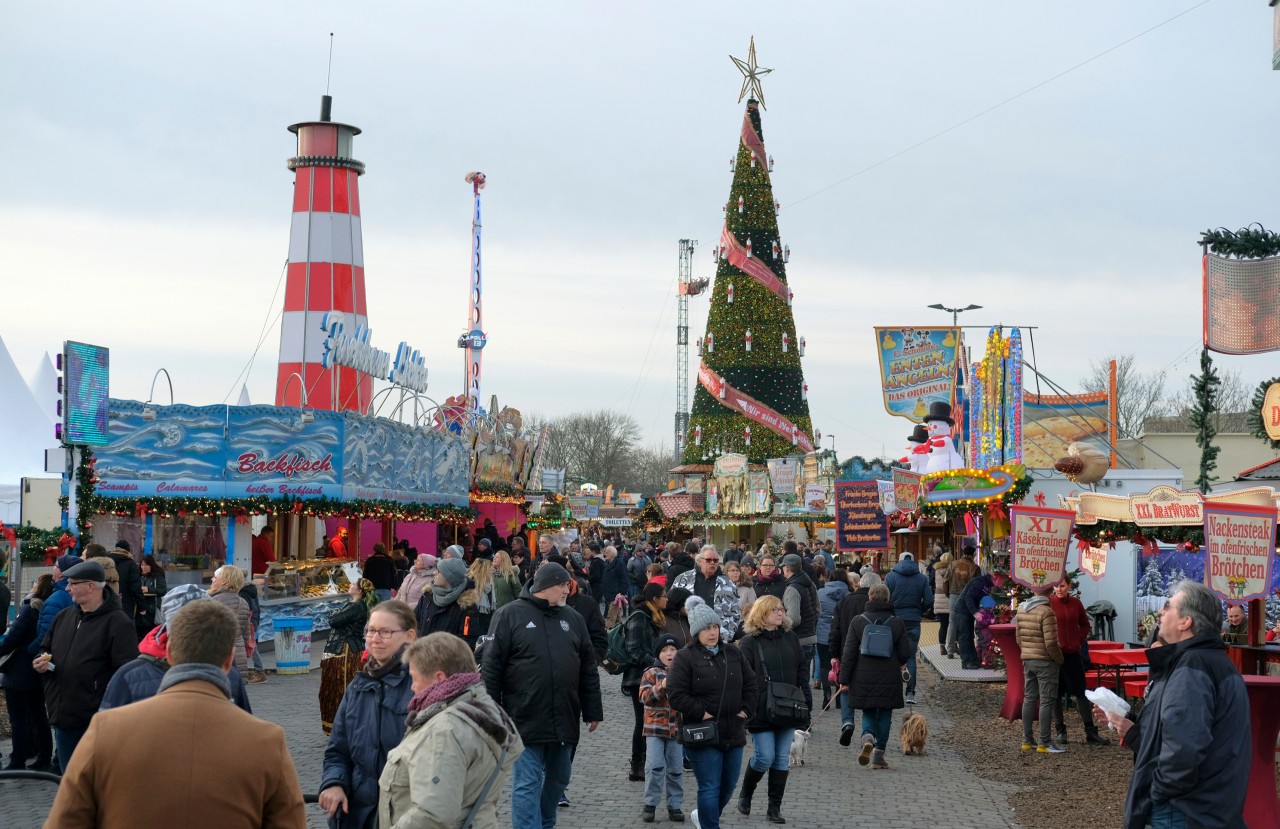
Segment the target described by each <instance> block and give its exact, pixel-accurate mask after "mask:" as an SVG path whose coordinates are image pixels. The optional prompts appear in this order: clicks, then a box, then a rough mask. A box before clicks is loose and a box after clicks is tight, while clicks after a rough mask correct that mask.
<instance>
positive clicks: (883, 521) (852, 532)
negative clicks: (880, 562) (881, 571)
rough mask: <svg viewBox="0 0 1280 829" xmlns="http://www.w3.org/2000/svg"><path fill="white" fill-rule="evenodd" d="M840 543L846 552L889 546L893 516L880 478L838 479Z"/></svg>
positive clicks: (842, 549)
mask: <svg viewBox="0 0 1280 829" xmlns="http://www.w3.org/2000/svg"><path fill="white" fill-rule="evenodd" d="M836 547H837V548H838V549H840V551H841V552H846V553H851V552H853V551H854V550H887V549H889V519H888V517H887V516H886V515H885V514H884V510H882V509H880V488H879V486H878V485H877V482H876V481H837V482H836Z"/></svg>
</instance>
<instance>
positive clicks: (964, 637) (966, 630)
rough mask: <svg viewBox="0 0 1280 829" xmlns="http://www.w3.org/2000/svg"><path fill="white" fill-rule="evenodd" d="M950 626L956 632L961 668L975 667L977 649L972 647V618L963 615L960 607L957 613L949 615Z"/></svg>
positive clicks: (968, 615)
mask: <svg viewBox="0 0 1280 829" xmlns="http://www.w3.org/2000/svg"><path fill="white" fill-rule="evenodd" d="M951 626H952V627H953V628H955V630H956V643H957V645H958V646H959V649H960V664H961V666H964V665H977V664H978V649H977V648H976V647H974V645H973V616H972V615H970V614H968V613H965V612H964V608H963V607H961V608H960V612H959V613H953V614H951Z"/></svg>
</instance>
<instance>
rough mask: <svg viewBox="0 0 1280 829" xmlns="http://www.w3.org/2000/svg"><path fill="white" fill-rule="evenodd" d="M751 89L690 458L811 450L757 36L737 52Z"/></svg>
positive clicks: (761, 456) (704, 346)
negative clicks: (742, 55) (765, 127)
mask: <svg viewBox="0 0 1280 829" xmlns="http://www.w3.org/2000/svg"><path fill="white" fill-rule="evenodd" d="M733 61H734V63H735V64H737V66H738V68H739V70H741V72H742V74H743V84H742V94H741V95H739V98H738V100H739V101H741V100H742V98H743V97H745V96H747V95H748V93H750V97H749V98H748V100H747V108H746V112H745V113H744V115H743V118H742V132H741V135H740V137H739V140H738V155H737V158H736V159H735V161H734V165H733V184H732V185H731V186H730V188H729V201H728V203H727V204H726V205H725V212H724V215H725V221H724V228H723V230H722V231H721V235H720V244H719V246H718V247H717V248H716V251H715V253H716V258H717V260H718V264H717V267H716V279H715V285H714V287H713V289H712V293H711V310H710V314H709V316H708V317H707V330H706V333H705V335H704V336H703V338H702V341H701V342H700V344H699V351H700V354H701V356H702V360H701V365H700V366H699V368H698V385H697V389H696V390H695V392H694V397H693V408H692V411H691V413H690V418H689V433H688V434H687V435H686V436H685V444H684V445H685V451H684V462H685V463H699V462H702V461H704V460H708V459H712V458H714V457H715V456H716V455H717V454H719V453H720V452H740V453H742V454H744V455H746V456H747V458H748V459H749V460H751V461H753V462H760V461H763V460H765V459H766V458H779V457H785V456H787V455H794V454H798V453H801V452H808V451H812V450H813V448H814V446H813V423H812V421H811V420H810V419H809V403H808V387H807V386H806V385H805V382H804V373H803V371H802V370H801V367H800V358H801V357H803V356H804V339H803V338H800V337H797V336H796V325H795V320H794V318H793V317H792V314H791V303H792V299H793V294H792V292H791V289H790V288H789V287H788V284H787V271H786V260H787V258H788V250H787V246H786V245H784V244H783V243H782V239H781V237H780V236H779V235H778V209H779V207H778V203H777V202H775V201H774V196H773V185H772V183H771V181H770V172H771V168H772V166H773V160H772V158H771V157H770V156H769V154H768V153H766V152H765V147H764V137H763V131H762V130H761V126H760V112H761V110H763V109H764V108H765V105H764V95H763V93H762V92H761V89H760V78H761V77H763V76H764V75H765V74H767V73H768V72H770V71H772V70H770V69H763V68H761V67H759V66H757V65H756V47H755V40H754V38H753V39H752V41H751V48H750V51H749V52H748V57H747V60H746V61H742V60H739V59H738V58H734V59H733Z"/></svg>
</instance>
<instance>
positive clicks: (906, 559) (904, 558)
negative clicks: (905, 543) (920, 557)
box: [898, 553, 915, 561]
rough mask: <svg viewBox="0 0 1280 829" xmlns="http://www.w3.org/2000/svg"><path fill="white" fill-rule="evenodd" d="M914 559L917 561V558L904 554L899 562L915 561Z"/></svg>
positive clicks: (899, 558)
mask: <svg viewBox="0 0 1280 829" xmlns="http://www.w3.org/2000/svg"><path fill="white" fill-rule="evenodd" d="M914 559H915V556H913V555H911V553H903V554H902V555H900V556H898V561H913V560H914Z"/></svg>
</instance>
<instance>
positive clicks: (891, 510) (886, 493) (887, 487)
mask: <svg viewBox="0 0 1280 829" xmlns="http://www.w3.org/2000/svg"><path fill="white" fill-rule="evenodd" d="M876 487H877V488H878V489H879V490H880V509H881V511H882V512H884V514H885V515H895V514H896V513H897V512H898V503H897V501H895V500H894V497H893V481H876Z"/></svg>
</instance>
